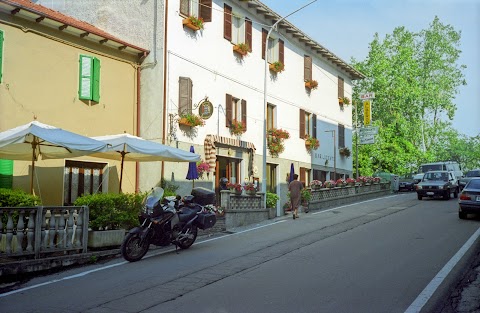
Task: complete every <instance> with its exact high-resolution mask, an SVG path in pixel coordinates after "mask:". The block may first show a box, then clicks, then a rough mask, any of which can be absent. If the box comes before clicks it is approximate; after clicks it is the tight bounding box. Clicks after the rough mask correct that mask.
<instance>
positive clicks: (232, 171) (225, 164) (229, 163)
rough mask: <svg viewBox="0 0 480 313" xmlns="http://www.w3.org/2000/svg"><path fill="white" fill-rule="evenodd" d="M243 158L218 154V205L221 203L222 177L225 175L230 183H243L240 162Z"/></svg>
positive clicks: (216, 169) (216, 188) (216, 183)
mask: <svg viewBox="0 0 480 313" xmlns="http://www.w3.org/2000/svg"><path fill="white" fill-rule="evenodd" d="M241 161H242V160H238V159H233V158H228V157H223V156H217V163H216V168H215V193H216V198H217V205H219V204H220V179H221V178H223V177H225V178H226V179H228V182H229V183H241V181H240V162H241Z"/></svg>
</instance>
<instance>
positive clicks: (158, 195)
mask: <svg viewBox="0 0 480 313" xmlns="http://www.w3.org/2000/svg"><path fill="white" fill-rule="evenodd" d="M163 192H164V190H163V188H160V187H155V188H153V190H152V193H151V194H149V195H148V196H147V201H146V202H145V205H146V206H147V207H148V208H153V207H154V206H155V204H156V203H157V202H158V201H160V199H162V197H163Z"/></svg>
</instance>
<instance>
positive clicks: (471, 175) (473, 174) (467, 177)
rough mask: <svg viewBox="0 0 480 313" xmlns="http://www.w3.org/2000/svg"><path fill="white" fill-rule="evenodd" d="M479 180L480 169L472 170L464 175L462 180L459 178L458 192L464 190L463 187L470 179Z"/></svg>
mask: <svg viewBox="0 0 480 313" xmlns="http://www.w3.org/2000/svg"><path fill="white" fill-rule="evenodd" d="M475 177H477V178H480V169H478V168H477V169H474V170H471V171H468V172H467V173H466V174H465V177H463V178H460V180H459V181H458V187H460V190H462V189H463V188H465V185H466V184H467V183H468V182H469V181H470V180H471V179H472V178H475Z"/></svg>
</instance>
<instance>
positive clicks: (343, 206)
mask: <svg viewBox="0 0 480 313" xmlns="http://www.w3.org/2000/svg"><path fill="white" fill-rule="evenodd" d="M397 196H398V195H393V196H388V197H383V198H375V199H370V200H365V201H362V202H355V203H350V204H345V205H342V206H337V207H335V208H331V209H327V210H321V211H318V212H315V213H312V215H316V214H320V213H325V212H330V211H333V210H338V209H341V208H346V207H349V206H352V205H357V204H362V203H368V202H372V201H376V200H383V199H388V198H393V197H397Z"/></svg>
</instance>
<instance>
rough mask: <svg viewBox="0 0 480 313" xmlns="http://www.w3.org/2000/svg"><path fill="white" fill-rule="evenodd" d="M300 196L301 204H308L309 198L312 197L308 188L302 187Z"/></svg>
mask: <svg viewBox="0 0 480 313" xmlns="http://www.w3.org/2000/svg"><path fill="white" fill-rule="evenodd" d="M300 198H301V202H302V206H308V203H309V202H310V199H311V198H312V193H311V192H310V190H308V189H305V188H304V189H303V190H302V191H301V193H300Z"/></svg>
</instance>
